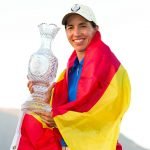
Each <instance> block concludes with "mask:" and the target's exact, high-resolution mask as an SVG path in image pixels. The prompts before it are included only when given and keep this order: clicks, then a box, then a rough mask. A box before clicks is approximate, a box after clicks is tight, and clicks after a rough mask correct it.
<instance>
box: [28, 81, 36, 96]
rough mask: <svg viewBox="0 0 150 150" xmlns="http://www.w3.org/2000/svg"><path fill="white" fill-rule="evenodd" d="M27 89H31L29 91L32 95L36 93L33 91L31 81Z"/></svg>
mask: <svg viewBox="0 0 150 150" xmlns="http://www.w3.org/2000/svg"><path fill="white" fill-rule="evenodd" d="M27 87H28V88H29V91H30V93H31V94H32V93H33V92H34V90H33V81H29V82H28V84H27Z"/></svg>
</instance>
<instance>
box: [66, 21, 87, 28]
mask: <svg viewBox="0 0 150 150" xmlns="http://www.w3.org/2000/svg"><path fill="white" fill-rule="evenodd" d="M87 22H88V21H84V22H81V23H79V26H80V25H86V23H87ZM68 26H73V25H72V24H67V25H66V27H68Z"/></svg>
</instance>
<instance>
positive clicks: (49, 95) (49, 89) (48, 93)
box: [45, 83, 55, 103]
mask: <svg viewBox="0 0 150 150" xmlns="http://www.w3.org/2000/svg"><path fill="white" fill-rule="evenodd" d="M54 87H55V83H52V85H50V86H49V88H48V90H47V93H46V98H45V102H46V103H49V102H50V99H51V96H52V90H53V88H54Z"/></svg>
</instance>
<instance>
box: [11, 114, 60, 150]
mask: <svg viewBox="0 0 150 150" xmlns="http://www.w3.org/2000/svg"><path fill="white" fill-rule="evenodd" d="M20 132H21V133H20V138H19V139H18V144H17V143H16V145H14V146H13V147H12V149H13V150H14V149H17V150H61V149H62V148H61V145H60V139H61V136H60V134H59V132H58V130H57V129H56V128H53V129H52V128H49V127H48V126H47V125H46V124H45V123H43V122H42V120H41V119H40V117H39V116H37V115H35V114H33V113H32V114H25V115H24V117H23V120H22V123H21V127H20Z"/></svg>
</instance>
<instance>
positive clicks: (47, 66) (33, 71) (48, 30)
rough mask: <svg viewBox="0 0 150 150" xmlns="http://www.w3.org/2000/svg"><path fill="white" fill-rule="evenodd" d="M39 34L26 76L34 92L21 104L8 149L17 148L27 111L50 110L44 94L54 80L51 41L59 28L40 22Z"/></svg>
mask: <svg viewBox="0 0 150 150" xmlns="http://www.w3.org/2000/svg"><path fill="white" fill-rule="evenodd" d="M38 28H39V31H40V35H41V47H40V48H39V50H38V51H37V52H35V53H33V54H32V55H31V57H30V59H29V64H28V78H29V80H31V81H34V82H35V84H34V85H33V89H34V92H33V93H32V94H31V95H30V98H29V99H28V100H27V101H26V102H25V103H24V104H23V105H22V107H21V109H22V111H21V114H20V117H19V120H18V124H17V128H16V132H15V135H14V138H13V141H12V144H11V146H10V150H15V149H17V146H18V141H19V139H20V135H21V133H20V132H21V131H20V128H21V125H22V121H23V119H24V116H25V114H26V113H28V112H35V111H36V110H37V111H38V112H39V111H47V112H50V111H51V107H50V105H49V104H47V103H45V102H44V100H45V96H46V92H47V90H48V87H49V85H50V84H52V82H53V81H54V79H55V77H56V73H57V68H58V60H57V58H56V57H55V56H54V55H53V53H52V51H51V43H52V41H53V39H54V38H55V36H56V34H57V32H58V31H59V28H58V27H57V26H56V25H55V24H47V23H41V24H39V25H38Z"/></svg>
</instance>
